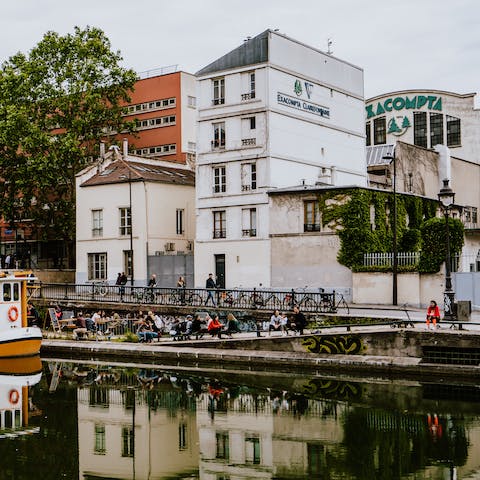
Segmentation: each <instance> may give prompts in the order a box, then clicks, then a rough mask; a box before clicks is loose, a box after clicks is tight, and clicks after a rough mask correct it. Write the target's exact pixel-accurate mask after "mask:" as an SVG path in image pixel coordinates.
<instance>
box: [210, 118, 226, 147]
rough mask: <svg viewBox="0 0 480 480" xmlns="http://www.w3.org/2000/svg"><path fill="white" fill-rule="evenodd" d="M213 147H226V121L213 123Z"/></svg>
mask: <svg viewBox="0 0 480 480" xmlns="http://www.w3.org/2000/svg"><path fill="white" fill-rule="evenodd" d="M212 148H214V149H215V148H225V122H220V123H214V124H213V141H212Z"/></svg>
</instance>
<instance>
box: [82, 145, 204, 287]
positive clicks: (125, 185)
mask: <svg viewBox="0 0 480 480" xmlns="http://www.w3.org/2000/svg"><path fill="white" fill-rule="evenodd" d="M127 149H128V145H127V144H126V142H124V151H123V155H122V154H121V153H120V152H119V150H118V148H113V147H111V149H110V150H109V152H108V153H107V154H106V155H103V156H102V158H101V159H100V161H99V162H98V163H97V164H94V165H92V166H90V167H88V168H86V169H84V170H83V171H81V172H80V173H79V174H78V175H77V178H76V203H77V213H76V217H77V234H76V239H77V244H76V257H77V271H76V282H77V283H85V282H90V281H99V280H108V281H109V283H111V284H113V283H115V280H116V277H117V274H118V273H119V272H125V273H126V274H127V275H128V276H129V277H130V278H131V276H132V273H133V276H134V281H135V282H134V283H135V285H145V284H146V282H147V279H148V277H149V275H151V274H152V273H155V274H157V280H158V284H159V285H161V286H172V285H175V283H174V282H175V279H176V277H178V275H189V276H190V279H188V278H187V282H188V281H190V285H191V284H192V283H193V277H192V270H193V257H192V250H193V240H194V238H195V206H194V202H195V188H194V184H195V178H194V173H193V172H192V171H191V170H190V169H189V168H188V166H186V165H182V164H177V163H176V164H173V163H171V162H162V161H160V160H154V159H151V160H150V159H145V158H140V157H135V156H131V155H128V154H127ZM132 251H133V263H132ZM132 265H133V272H132Z"/></svg>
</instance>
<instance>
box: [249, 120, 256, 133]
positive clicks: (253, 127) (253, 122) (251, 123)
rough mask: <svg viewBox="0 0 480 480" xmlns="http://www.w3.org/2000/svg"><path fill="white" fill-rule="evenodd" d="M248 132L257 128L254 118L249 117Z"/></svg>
mask: <svg viewBox="0 0 480 480" xmlns="http://www.w3.org/2000/svg"><path fill="white" fill-rule="evenodd" d="M249 120H250V130H255V129H256V128H257V121H256V117H250V118H249Z"/></svg>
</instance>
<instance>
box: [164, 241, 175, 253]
mask: <svg viewBox="0 0 480 480" xmlns="http://www.w3.org/2000/svg"><path fill="white" fill-rule="evenodd" d="M174 250H175V244H174V243H173V242H167V243H166V244H165V251H166V252H173V251H174Z"/></svg>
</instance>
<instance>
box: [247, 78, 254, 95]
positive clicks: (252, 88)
mask: <svg viewBox="0 0 480 480" xmlns="http://www.w3.org/2000/svg"><path fill="white" fill-rule="evenodd" d="M248 77H249V81H250V98H255V72H251V73H250V74H249V76H248Z"/></svg>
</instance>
